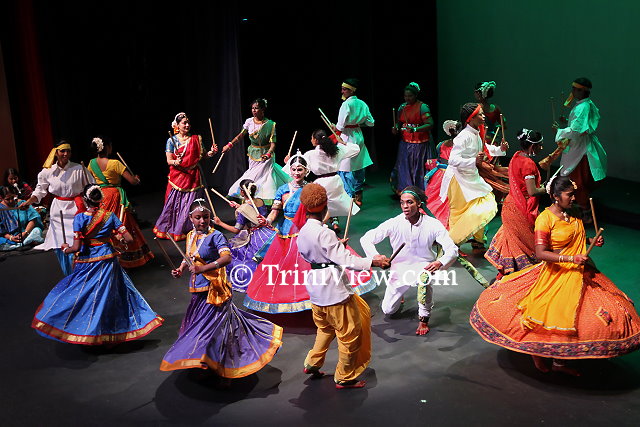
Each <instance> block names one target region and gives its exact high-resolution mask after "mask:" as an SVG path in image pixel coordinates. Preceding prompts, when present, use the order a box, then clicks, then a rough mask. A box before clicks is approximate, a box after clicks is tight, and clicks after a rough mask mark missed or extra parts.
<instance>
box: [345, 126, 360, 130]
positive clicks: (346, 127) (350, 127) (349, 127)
mask: <svg viewBox="0 0 640 427" xmlns="http://www.w3.org/2000/svg"><path fill="white" fill-rule="evenodd" d="M344 127H345V129H353V128H359V127H360V125H345V126H344Z"/></svg>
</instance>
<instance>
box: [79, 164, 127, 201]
mask: <svg viewBox="0 0 640 427" xmlns="http://www.w3.org/2000/svg"><path fill="white" fill-rule="evenodd" d="M89 170H90V171H91V173H92V174H93V175H94V176H95V177H96V178H97V179H99V180H100V181H102V184H98V185H99V186H100V188H106V187H115V188H117V189H118V192H119V193H120V204H121V205H124V207H125V208H128V207H129V199H127V193H125V191H124V188H122V186H120V185H114V184H111V183H110V182H109V179H107V177H106V176H105V175H104V173H102V170H100V165H98V159H97V158H96V159H91V161H90V162H89Z"/></svg>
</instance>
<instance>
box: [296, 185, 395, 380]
mask: <svg viewBox="0 0 640 427" xmlns="http://www.w3.org/2000/svg"><path fill="white" fill-rule="evenodd" d="M300 201H301V203H302V204H303V206H304V207H305V209H306V210H307V221H306V223H305V225H304V226H303V227H302V228H301V229H300V232H299V234H298V250H299V251H300V255H302V257H303V258H304V259H305V260H306V261H308V262H309V263H310V264H311V270H310V271H309V272H308V273H307V274H306V277H305V282H304V283H305V286H306V288H307V292H308V293H309V299H310V300H311V303H312V311H313V321H314V322H315V324H316V326H317V328H318V329H317V334H316V340H315V343H314V345H313V348H312V349H311V350H310V351H309V353H308V355H307V357H306V359H305V362H304V365H305V368H304V372H305V373H307V374H311V375H313V376H314V377H319V376H322V375H323V373H322V372H320V367H322V365H323V364H324V360H325V356H326V353H327V350H328V349H329V345H330V344H331V342H332V341H333V339H334V338H336V337H337V338H338V352H339V357H338V365H337V366H336V371H335V375H334V380H335V382H336V388H338V389H342V388H361V387H363V386H364V385H365V382H364V381H358V379H357V377H358V376H359V375H360V374H362V372H363V371H364V370H365V369H366V368H367V366H368V365H369V361H370V360H371V312H370V309H369V306H368V305H367V303H366V302H365V301H364V300H363V299H362V298H361V297H360V296H358V295H357V294H355V293H354V292H353V287H352V286H351V285H350V283H349V279H348V275H346V274H344V273H345V271H344V268H345V267H347V266H348V267H349V268H351V269H353V270H369V269H370V268H371V267H372V266H374V267H388V265H389V261H388V259H387V258H386V257H384V256H381V255H378V256H375V257H367V258H360V257H358V256H355V255H353V254H352V253H351V252H349V251H348V250H347V249H346V248H345V246H344V244H343V242H342V241H340V240H338V238H337V237H336V234H335V233H334V232H333V231H331V230H329V228H327V227H326V226H323V225H322V222H321V221H322V218H324V215H325V214H326V213H327V192H326V190H325V189H324V188H323V187H322V186H321V185H319V184H314V183H311V184H307V185H306V186H305V187H304V188H303V189H302V193H301V194H300Z"/></svg>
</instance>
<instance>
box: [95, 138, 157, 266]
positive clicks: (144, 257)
mask: <svg viewBox="0 0 640 427" xmlns="http://www.w3.org/2000/svg"><path fill="white" fill-rule="evenodd" d="M91 147H92V148H93V149H94V150H95V151H96V154H97V156H98V157H96V158H94V159H91V161H90V162H89V167H88V169H89V171H90V172H91V174H92V175H93V178H94V179H95V181H96V183H97V184H98V185H99V186H100V188H101V189H102V194H103V195H104V198H103V199H102V203H101V204H100V209H103V210H105V211H109V212H113V213H114V214H115V215H117V216H118V218H119V219H121V221H122V223H123V224H124V226H125V227H126V229H127V231H129V234H131V236H132V237H133V241H132V242H130V243H127V244H126V245H124V244H122V242H120V240H119V239H117V238H115V237H114V238H112V239H111V245H112V246H113V247H114V248H115V249H116V250H117V251H118V252H119V253H120V255H119V257H120V265H122V266H123V267H124V268H134V267H140V266H142V265H144V264H146V263H147V262H148V261H149V260H151V259H152V258H153V253H152V252H151V250H150V249H149V246H148V245H147V242H146V240H145V239H144V236H143V235H142V231H141V230H140V227H139V226H138V223H137V222H136V220H135V218H134V217H133V215H132V214H131V206H130V203H129V199H128V198H127V193H125V191H124V188H122V185H121V181H122V178H124V179H126V180H127V181H128V182H129V183H130V184H132V185H139V184H140V177H139V176H138V175H136V176H133V175H132V174H131V172H130V171H128V170H127V168H126V167H125V165H124V164H122V162H121V161H120V160H113V159H109V155H111V152H112V150H113V148H112V144H111V141H109V140H107V139H103V138H100V137H96V138H93V140H92V141H91Z"/></svg>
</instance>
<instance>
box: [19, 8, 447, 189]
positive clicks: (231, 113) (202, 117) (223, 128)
mask: <svg viewBox="0 0 640 427" xmlns="http://www.w3.org/2000/svg"><path fill="white" fill-rule="evenodd" d="M34 13H35V22H36V23H37V31H38V36H39V41H40V49H41V64H42V67H43V75H44V79H45V83H46V87H47V92H48V95H49V106H50V111H51V122H52V129H53V134H54V139H60V138H63V137H65V138H68V139H70V140H71V142H72V143H73V144H74V158H75V160H76V161H79V160H84V161H87V160H89V159H90V158H92V157H93V153H91V152H90V149H89V144H90V141H91V139H92V138H93V137H94V136H96V135H104V136H108V137H110V138H111V139H112V141H113V144H114V150H115V151H118V152H119V153H120V154H121V155H123V157H124V158H125V160H126V161H127V163H128V164H129V166H131V168H133V170H134V172H135V173H137V174H139V175H140V176H141V177H142V180H143V185H142V186H140V187H137V188H131V189H130V191H131V192H132V193H133V194H135V193H136V192H147V191H162V190H163V188H164V185H165V184H166V173H167V166H166V163H165V155H164V145H165V141H166V139H167V137H168V135H167V131H168V130H169V129H170V123H171V121H172V120H173V117H174V116H175V114H176V113H178V112H180V111H185V112H186V113H187V114H188V115H189V116H190V117H191V123H192V129H193V132H194V133H198V134H201V135H202V136H203V139H204V142H205V145H206V146H207V147H208V146H210V144H211V137H210V132H209V121H208V120H209V118H212V121H213V128H214V131H215V137H216V142H217V143H218V145H219V146H220V147H221V146H222V145H224V144H225V143H226V142H227V141H229V140H230V139H231V138H232V137H233V136H234V135H236V134H237V133H238V132H239V131H240V129H241V125H242V122H243V121H244V119H246V118H247V117H249V116H250V114H251V111H250V104H251V101H252V100H253V99H255V98H258V97H263V98H266V99H267V100H268V101H269V108H268V110H267V115H268V117H270V118H272V119H273V120H275V121H276V123H277V131H278V147H277V151H276V155H277V157H276V160H277V161H278V162H279V163H282V158H283V157H284V155H285V154H286V152H287V150H288V148H289V144H290V142H291V138H292V136H293V134H294V132H295V131H298V137H297V141H296V146H295V148H300V149H301V150H302V151H305V150H307V149H310V148H311V146H310V143H309V137H310V134H311V132H312V131H313V130H314V129H316V128H321V127H323V126H324V125H323V123H322V121H321V120H320V116H319V113H318V108H322V109H323V110H324V112H325V113H326V114H327V115H328V116H329V118H330V119H331V120H332V121H335V120H336V119H337V113H338V109H339V107H340V104H341V100H340V84H341V82H342V81H343V79H345V78H347V77H356V78H358V79H360V81H361V87H360V88H359V89H358V92H357V95H358V96H359V97H360V98H362V99H363V100H364V101H365V102H367V103H368V104H369V107H370V108H371V111H372V113H373V116H374V118H375V119H376V126H375V128H374V129H365V130H364V132H365V140H366V144H367V146H368V147H369V150H370V152H371V155H372V157H373V160H374V162H375V165H374V167H372V168H371V170H372V171H375V170H379V171H381V172H382V173H388V172H389V171H390V170H391V168H392V167H393V163H394V162H395V157H396V149H397V140H396V139H395V138H394V137H393V136H392V135H391V133H390V127H391V124H392V117H391V114H392V108H394V107H397V106H398V105H399V104H400V103H401V102H402V94H403V88H404V86H405V85H406V84H408V83H409V82H411V81H416V82H418V83H419V84H420V85H421V87H422V89H423V93H422V95H421V99H422V100H423V101H424V102H426V103H427V104H429V105H430V106H432V107H433V106H435V105H437V92H436V87H437V72H436V63H435V51H436V28H435V2H425V4H419V5H412V7H411V9H410V10H409V9H407V8H406V7H405V6H400V5H398V6H396V5H391V6H385V7H383V6H379V7H376V8H374V7H373V5H372V4H371V3H362V4H358V2H350V3H349V4H346V3H342V2H340V3H338V2H324V3H308V4H298V5H296V7H295V9H293V8H291V7H290V6H289V5H287V6H281V5H278V4H268V5H266V4H264V3H257V2H253V1H246V2H224V3H222V2H190V1H185V2H180V3H175V4H170V5H166V4H163V3H159V2H150V1H136V2H117V1H116V2H98V3H96V2H48V1H39V0H34ZM433 114H434V116H435V118H436V127H435V129H434V130H435V135H436V137H439V136H440V135H439V133H440V132H439V120H438V117H437V111H433ZM17 133H18V134H19V132H17ZM21 142H22V143H24V144H26V145H27V146H28V145H29V144H30V143H31V142H30V141H21ZM295 148H294V150H295ZM218 156H219V155H218ZM218 156H216V157H214V158H213V159H207V160H205V162H204V165H203V166H204V169H205V170H206V172H205V178H206V179H207V181H208V184H209V185H211V186H214V187H216V188H217V189H219V190H226V188H228V186H229V185H230V184H231V183H232V182H233V181H234V180H235V179H237V178H238V177H239V176H240V174H242V172H243V171H244V170H246V167H247V159H246V142H245V147H239V146H236V147H235V149H234V150H232V151H231V152H230V153H229V154H228V155H225V158H224V159H223V160H222V162H221V165H220V168H219V171H218V172H217V173H216V175H214V176H212V175H211V174H210V173H209V171H210V170H211V169H212V168H213V165H214V164H215V162H216V161H217V159H218Z"/></svg>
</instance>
